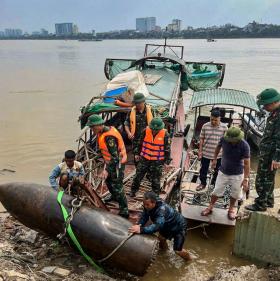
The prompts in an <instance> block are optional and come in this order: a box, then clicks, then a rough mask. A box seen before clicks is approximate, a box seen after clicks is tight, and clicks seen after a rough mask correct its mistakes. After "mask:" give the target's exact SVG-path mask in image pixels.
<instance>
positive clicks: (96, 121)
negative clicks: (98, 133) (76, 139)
mask: <svg viewBox="0 0 280 281" xmlns="http://www.w3.org/2000/svg"><path fill="white" fill-rule="evenodd" d="M104 123H105V121H104V120H103V119H102V117H101V116H99V115H97V114H93V115H91V116H90V117H89V118H88V121H87V126H89V127H92V126H97V125H102V124H104Z"/></svg>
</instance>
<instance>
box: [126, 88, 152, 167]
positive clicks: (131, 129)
mask: <svg viewBox="0 0 280 281" xmlns="http://www.w3.org/2000/svg"><path fill="white" fill-rule="evenodd" d="M145 101H146V98H145V96H144V95H143V94H142V93H136V94H135V95H134V97H133V103H134V106H133V107H132V109H131V112H130V113H129V114H128V115H127V118H126V120H125V123H124V125H125V131H126V133H127V136H128V138H129V139H130V140H131V141H132V146H133V153H134V157H135V155H136V153H135V152H136V151H137V146H138V145H139V142H140V139H141V134H142V132H143V130H144V129H145V128H146V127H147V126H149V124H150V122H151V121H152V119H153V114H152V108H151V106H149V105H147V104H146V103H145ZM134 161H135V164H137V163H138V161H139V159H135V158H134Z"/></svg>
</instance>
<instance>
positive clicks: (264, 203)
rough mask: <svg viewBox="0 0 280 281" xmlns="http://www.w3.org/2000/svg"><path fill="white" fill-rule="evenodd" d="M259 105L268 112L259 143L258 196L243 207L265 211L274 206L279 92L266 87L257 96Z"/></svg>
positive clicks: (279, 151)
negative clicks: (253, 201) (251, 202)
mask: <svg viewBox="0 0 280 281" xmlns="http://www.w3.org/2000/svg"><path fill="white" fill-rule="evenodd" d="M257 103H258V105H259V106H261V105H263V106H264V109H265V110H266V111H269V112H270V115H269V117H268V118H267V121H266V127H265V131H264V134H263V137H262V140H261V143H260V147H259V150H260V156H259V165H258V171H257V176H256V191H257V193H258V197H257V198H256V199H255V203H254V204H253V205H249V206H246V207H245V208H246V209H247V210H250V211H266V209H267V208H273V206H274V195H273V190H274V180H275V174H276V170H277V169H278V168H280V94H279V93H278V92H277V91H276V90H275V89H266V90H264V91H262V92H261V94H260V95H258V97H257Z"/></svg>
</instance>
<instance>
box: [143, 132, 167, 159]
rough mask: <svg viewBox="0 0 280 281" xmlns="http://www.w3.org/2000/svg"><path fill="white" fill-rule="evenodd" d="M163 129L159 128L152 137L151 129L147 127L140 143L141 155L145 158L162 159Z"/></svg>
mask: <svg viewBox="0 0 280 281" xmlns="http://www.w3.org/2000/svg"><path fill="white" fill-rule="evenodd" d="M165 132H166V130H165V129H162V130H160V131H159V132H158V133H157V135H156V136H155V137H154V136H153V133H152V130H151V129H150V128H149V127H147V128H146V135H145V138H144V141H143V144H142V151H141V156H143V157H144V158H146V159H147V160H164V137H165Z"/></svg>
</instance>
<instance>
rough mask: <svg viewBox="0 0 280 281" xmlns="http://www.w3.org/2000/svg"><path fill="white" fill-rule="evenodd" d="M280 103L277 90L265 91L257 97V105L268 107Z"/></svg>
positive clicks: (279, 95)
mask: <svg viewBox="0 0 280 281" xmlns="http://www.w3.org/2000/svg"><path fill="white" fill-rule="evenodd" d="M276 101H280V94H279V93H278V92H277V91H276V90H275V89H272V88H270V89H265V90H263V91H262V92H261V93H260V94H259V95H258V96H257V104H258V105H259V106H260V105H266V104H270V103H273V102H276Z"/></svg>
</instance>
